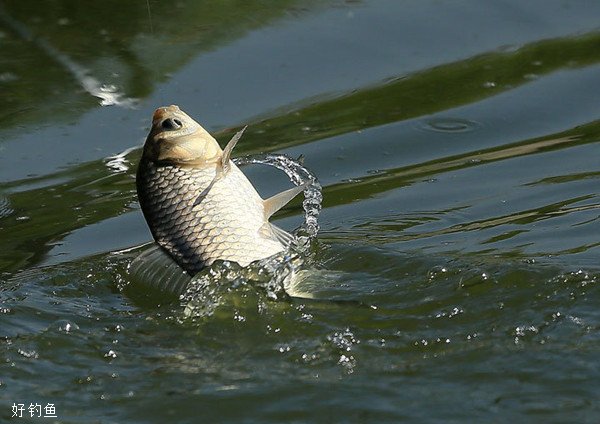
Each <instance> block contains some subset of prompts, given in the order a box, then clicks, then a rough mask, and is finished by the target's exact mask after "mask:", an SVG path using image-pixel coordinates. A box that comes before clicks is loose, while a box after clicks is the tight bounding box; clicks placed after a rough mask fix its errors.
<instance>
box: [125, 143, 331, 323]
mask: <svg viewBox="0 0 600 424" xmlns="http://www.w3.org/2000/svg"><path fill="white" fill-rule="evenodd" d="M234 162H235V163H236V164H237V165H240V166H242V165H246V164H259V165H267V166H273V167H275V168H277V169H280V170H282V171H283V172H285V174H286V175H287V176H288V177H289V179H290V181H291V182H292V183H293V184H295V185H298V186H299V185H303V184H307V183H308V185H307V187H306V189H305V190H304V201H303V202H302V207H303V209H304V222H303V224H302V225H301V226H300V227H298V228H297V229H296V230H294V231H293V235H294V242H293V243H292V245H291V246H290V247H289V249H287V250H286V251H285V252H282V253H280V254H278V255H275V256H272V257H269V258H266V259H263V260H260V261H256V262H253V263H252V264H250V265H249V266H247V267H241V266H240V265H238V264H237V263H234V262H229V261H216V262H215V263H213V264H212V265H211V266H210V267H207V268H205V269H204V270H202V271H201V272H200V273H198V274H197V275H195V276H194V277H193V278H192V277H190V275H189V274H187V273H186V272H185V271H183V270H182V269H181V268H180V267H179V265H177V263H175V261H173V259H171V258H170V257H169V256H168V255H167V254H166V253H165V252H164V251H163V250H162V249H160V247H159V246H158V245H156V244H155V243H150V244H149V245H146V246H143V247H141V248H134V249H132V250H129V251H122V252H119V253H120V254H126V255H129V256H131V257H132V258H134V259H133V260H132V261H131V262H129V264H128V266H127V273H126V275H125V276H124V284H122V286H121V289H123V290H126V291H129V293H130V295H131V294H132V295H133V296H134V297H135V292H136V291H141V292H143V294H144V295H146V294H148V292H152V293H154V294H156V295H157V297H158V298H159V299H161V298H162V299H164V298H167V297H170V298H171V299H177V300H178V301H179V302H180V303H181V304H182V306H183V307H184V317H185V318H197V317H205V316H210V315H212V314H213V313H214V312H215V310H216V309H217V308H218V307H219V306H220V305H222V304H223V303H225V302H226V300H225V299H226V298H227V297H228V296H235V294H236V293H241V292H245V291H247V290H250V291H251V292H253V293H261V295H262V296H265V297H266V299H270V300H281V299H287V298H288V297H289V296H298V295H302V294H301V293H300V291H298V282H299V281H301V280H303V279H304V278H305V270H304V269H302V268H303V265H306V264H307V259H308V257H309V252H310V247H311V244H312V241H313V240H314V239H315V237H316V235H317V232H318V231H319V224H318V217H319V212H320V210H321V201H322V199H323V197H322V194H321V185H320V184H319V182H318V181H317V178H316V177H315V175H314V174H313V173H312V172H311V171H309V170H308V169H306V168H305V167H304V166H303V165H302V164H301V163H300V161H299V160H295V159H292V158H290V157H289V156H286V155H281V154H260V155H251V156H244V157H241V158H236V159H234ZM140 249H141V252H139V250H140ZM129 286H133V289H134V290H133V291H132V290H129V288H130V287H129Z"/></svg>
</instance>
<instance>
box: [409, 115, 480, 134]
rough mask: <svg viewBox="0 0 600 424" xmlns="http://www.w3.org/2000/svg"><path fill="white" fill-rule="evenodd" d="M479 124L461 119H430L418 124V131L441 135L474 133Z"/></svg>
mask: <svg viewBox="0 0 600 424" xmlns="http://www.w3.org/2000/svg"><path fill="white" fill-rule="evenodd" d="M480 127H481V124H480V123H479V122H476V121H472V120H469V119H462V118H432V119H428V120H426V121H421V122H419V125H418V129H421V130H425V131H434V132H442V133H464V132H471V131H475V130H476V129H478V128H480Z"/></svg>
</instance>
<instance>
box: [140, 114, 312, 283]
mask: <svg viewBox="0 0 600 424" xmlns="http://www.w3.org/2000/svg"><path fill="white" fill-rule="evenodd" d="M244 130H245V128H244V129H242V130H241V131H239V132H238V133H236V134H235V135H234V136H233V138H232V139H231V140H230V141H229V143H228V144H227V146H226V147H225V148H224V149H221V147H220V146H219V144H218V142H217V141H216V140H215V139H214V137H212V136H211V135H210V134H209V133H208V131H206V130H205V129H204V128H203V127H202V126H201V125H200V124H199V123H198V122H196V121H195V120H194V119H192V118H191V117H190V116H189V115H188V114H186V113H185V112H184V111H182V110H181V109H180V108H179V107H178V106H176V105H171V106H165V107H160V108H158V109H156V111H155V112H154V114H153V116H152V128H151V129H150V132H149V134H148V136H147V138H146V141H145V143H144V148H143V152H142V157H141V159H140V162H139V165H138V169H137V173H136V188H137V194H138V199H139V203H140V206H141V210H142V213H143V215H144V218H145V220H146V222H147V224H148V227H149V228H150V232H151V233H152V236H153V238H154V240H155V241H156V243H157V244H158V245H159V246H160V247H161V248H162V249H163V250H164V251H166V252H167V254H168V255H169V256H171V258H173V260H174V261H175V262H176V263H177V264H178V265H179V266H180V267H181V268H183V269H184V270H185V271H186V272H187V273H189V274H190V275H192V276H193V275H195V274H196V273H198V272H199V271H201V270H202V269H204V268H205V267H207V266H210V265H212V264H213V263H214V262H215V261H217V260H223V261H232V262H236V263H238V264H239V265H241V266H243V267H245V266H248V265H249V264H250V263H252V262H254V261H257V260H261V259H266V258H269V257H271V256H274V255H277V254H279V253H281V252H284V251H285V250H286V249H287V248H288V246H289V245H290V244H291V243H292V241H293V236H292V235H291V234H290V233H288V232H286V231H285V230H283V229H281V228H279V227H277V226H275V225H274V224H272V223H270V222H269V218H270V217H271V216H272V215H273V214H274V213H275V212H277V211H278V210H280V209H281V208H282V207H283V206H285V205H286V204H287V203H289V202H290V201H291V200H292V199H293V198H294V197H296V196H297V195H298V194H299V193H301V192H302V191H303V190H304V189H305V188H306V187H307V184H304V185H299V186H295V187H293V188H291V189H289V190H285V191H283V192H281V193H279V194H276V195H274V196H272V197H270V198H268V199H266V200H263V199H262V197H261V196H260V195H259V194H258V192H257V191H256V189H255V187H254V186H253V185H252V183H251V182H250V181H249V180H248V178H247V177H246V175H245V174H244V173H243V172H242V171H241V170H240V169H239V168H238V167H237V166H236V165H235V163H233V161H232V160H231V152H232V151H233V148H234V147H235V145H236V143H237V142H238V140H239V139H240V137H241V136H242V134H243V132H244Z"/></svg>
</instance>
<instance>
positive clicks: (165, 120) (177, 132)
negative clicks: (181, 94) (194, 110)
mask: <svg viewBox="0 0 600 424" xmlns="http://www.w3.org/2000/svg"><path fill="white" fill-rule="evenodd" d="M152 128H153V132H154V134H155V137H156V139H163V140H169V139H175V138H179V137H183V136H186V135H190V134H193V133H194V132H196V131H197V130H198V129H199V128H200V125H199V124H198V123H196V121H194V120H193V119H192V118H190V117H189V116H188V115H187V114H186V113H185V112H184V111H182V110H181V109H179V107H178V106H176V105H171V106H164V107H159V108H158V109H156V110H155V111H154V114H153V115H152Z"/></svg>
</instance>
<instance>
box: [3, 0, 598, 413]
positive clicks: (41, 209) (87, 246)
mask: <svg viewBox="0 0 600 424" xmlns="http://www.w3.org/2000/svg"><path fill="white" fill-rule="evenodd" d="M599 16H600V2H597V1H593V0H590V1H569V2H566V1H562V0H560V1H559V0H533V1H529V2H521V1H517V0H494V1H488V2H481V1H475V0H472V1H436V0H428V1H419V2H412V1H397V0H388V1H385V0H381V1H369V0H364V1H350V0H348V1H342V0H331V1H328V0H322V1H319V0H314V1H313V0H311V1H303V2H301V1H293V0H287V1H283V0H261V1H254V2H245V1H241V0H240V1H217V2H194V1H191V0H189V1H177V2H166V1H155V0H151V1H150V2H146V1H142V0H136V1H130V2H118V1H114V0H107V1H103V2H93V3H92V2H75V1H68V0H56V1H48V2H36V1H33V0H23V1H20V2H18V4H17V2H4V3H3V5H2V6H1V7H0V49H1V51H2V59H0V92H1V93H2V96H1V98H2V103H1V104H0V418H1V420H2V421H3V422H4V421H8V420H10V419H11V417H12V416H13V415H14V414H13V410H12V407H13V405H15V406H17V407H18V406H19V404H22V405H24V406H23V407H24V410H22V411H20V414H21V415H22V418H14V422H60V423H151V422H156V423H166V422H168V423H199V422H257V423H258V422H260V423H265V422H415V423H417V422H418V423H422V422H499V423H500V422H509V421H511V420H512V421H516V422H540V423H549V422H589V423H596V422H598V421H599V420H600V404H599V403H598V399H600V383H599V381H600V365H599V364H600V363H599V361H598V358H599V357H600V312H599V309H598V305H599V304H600V263H599V261H598V258H599V256H600V197H599V193H600V186H599V182H600V102H599V100H598V99H599V97H598V93H600V24H599V21H598V17H599ZM168 104H178V105H179V106H180V107H181V108H182V109H184V110H185V111H187V112H188V113H189V114H190V115H192V116H194V117H195V118H197V119H198V121H199V122H201V123H202V124H203V125H204V126H205V127H206V128H207V129H208V130H209V131H211V132H213V133H214V134H215V136H216V137H217V138H218V139H219V140H220V141H221V142H226V141H227V140H228V138H230V137H231V136H232V135H233V134H234V133H235V131H236V130H237V129H239V128H240V127H241V126H243V125H249V127H248V130H247V131H246V135H245V136H244V138H243V139H242V141H241V142H240V143H239V144H238V147H236V150H235V152H234V155H245V154H255V153H262V152H278V153H285V154H288V155H291V156H293V157H297V156H299V155H304V157H305V161H304V163H305V165H306V166H307V167H308V168H310V169H311V170H312V171H313V172H314V173H315V174H316V175H317V176H318V177H319V180H320V182H321V184H322V185H323V195H324V201H323V210H322V213H321V218H320V225H321V232H320V233H319V237H318V243H317V245H316V246H315V248H314V250H315V252H314V258H313V260H314V263H313V265H312V266H313V267H314V268H315V275H316V277H315V278H314V279H313V281H312V286H311V291H312V296H313V299H302V298H290V299H286V298H283V299H278V300H272V299H271V298H270V297H269V296H268V295H267V293H265V291H264V290H263V289H262V288H261V287H258V286H256V285H253V284H241V285H239V284H238V285H235V286H231V287H220V288H218V290H216V291H214V292H213V297H214V299H213V300H216V303H215V304H216V307H215V308H214V310H212V311H211V312H210V313H206V314H203V315H202V316H197V317H195V318H190V317H187V316H186V315H185V313H184V312H183V308H182V307H181V306H180V305H179V304H178V303H177V302H167V301H166V300H165V301H164V302H163V301H162V300H161V299H160V298H159V299H156V298H155V297H154V298H151V297H146V296H145V294H144V293H129V292H128V291H127V290H125V291H123V290H121V289H122V288H123V287H126V286H127V285H128V283H129V281H128V279H129V274H128V271H127V266H128V265H129V263H130V262H131V258H130V257H129V256H128V255H126V254H122V253H121V254H120V253H119V252H122V251H123V250H125V249H129V248H133V247H137V246H140V245H142V244H144V243H147V242H149V241H151V236H150V233H149V230H148V229H147V226H146V223H145V222H144V220H143V217H142V214H141V212H140V210H139V206H138V203H137V199H136V193H135V168H136V166H137V161H138V159H139V156H140V146H141V145H142V143H143V140H144V138H145V135H146V133H147V131H148V129H149V124H150V118H151V116H152V112H153V110H154V109H155V108H157V107H158V106H162V105H168ZM247 173H248V175H249V176H250V177H251V179H252V180H253V181H254V182H255V183H256V185H257V187H258V188H259V191H260V192H261V193H263V194H264V195H265V196H267V195H270V194H272V193H275V192H277V191H278V190H281V189H283V188H287V187H289V182H288V181H287V178H286V177H285V176H284V175H283V174H277V173H274V172H270V171H269V170H265V169H262V168H260V167H256V166H254V167H249V168H248V169H247ZM301 215H302V209H301V206H300V201H296V202H294V203H293V204H292V205H291V206H290V207H288V208H286V209H285V210H284V211H282V213H280V214H279V215H278V217H276V219H275V220H274V221H275V222H276V223H277V224H278V225H280V226H282V227H284V228H287V229H292V228H294V226H296V225H297V224H298V223H299V222H300V221H301V218H302V216H301ZM317 270H318V271H317ZM31 404H33V405H34V406H35V404H39V405H40V406H41V414H42V415H44V412H45V411H44V408H45V407H47V406H48V405H50V404H52V405H54V406H55V408H56V410H55V415H56V418H38V417H37V412H35V414H34V415H35V416H34V417H33V418H32V417H31V416H30V411H29V410H28V407H29V406H30V405H31ZM17 412H19V411H17ZM11 422H13V421H11Z"/></svg>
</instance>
